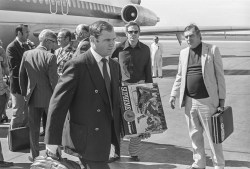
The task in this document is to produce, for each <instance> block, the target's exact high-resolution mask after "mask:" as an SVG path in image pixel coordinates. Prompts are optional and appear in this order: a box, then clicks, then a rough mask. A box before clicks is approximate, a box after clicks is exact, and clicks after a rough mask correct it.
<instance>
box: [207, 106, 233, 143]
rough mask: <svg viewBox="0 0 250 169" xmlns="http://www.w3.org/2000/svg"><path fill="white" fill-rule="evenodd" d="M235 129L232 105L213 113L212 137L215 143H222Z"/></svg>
mask: <svg viewBox="0 0 250 169" xmlns="http://www.w3.org/2000/svg"><path fill="white" fill-rule="evenodd" d="M233 131H234V125H233V112H232V107H230V106H227V107H225V109H224V111H221V112H216V113H215V114H213V115H212V139H213V142H214V143H215V144H219V143H222V142H223V141H224V140H225V139H226V138H228V136H230V135H231V134H232V133H233Z"/></svg>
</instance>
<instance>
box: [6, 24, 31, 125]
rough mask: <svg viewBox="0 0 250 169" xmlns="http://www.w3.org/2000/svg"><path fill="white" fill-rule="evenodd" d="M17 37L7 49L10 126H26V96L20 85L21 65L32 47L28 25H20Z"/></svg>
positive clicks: (17, 29)
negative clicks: (10, 107)
mask: <svg viewBox="0 0 250 169" xmlns="http://www.w3.org/2000/svg"><path fill="white" fill-rule="evenodd" d="M15 32H16V38H15V40H14V41H12V42H11V43H10V44H9V45H8V46H7V49H6V56H7V58H8V61H9V68H10V92H11V97H12V111H13V116H12V119H11V122H10V128H11V129H13V128H17V127H22V126H26V125H27V123H28V114H27V106H26V105H25V100H24V97H23V96H22V95H21V91H20V87H19V77H18V76H19V67H20V64H21V60H22V57H23V53H24V52H25V51H26V50H29V49H31V47H30V46H29V45H28V43H27V39H28V36H29V27H28V25H23V24H21V25H18V26H17V28H16V30H15Z"/></svg>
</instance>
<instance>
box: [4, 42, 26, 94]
mask: <svg viewBox="0 0 250 169" xmlns="http://www.w3.org/2000/svg"><path fill="white" fill-rule="evenodd" d="M26 50H29V47H28V46H27V47H26V48H23V47H22V46H21V45H20V44H19V42H18V41H17V40H16V39H15V40H14V41H12V42H11V43H10V44H9V45H8V46H7V48H6V56H7V58H8V61H9V68H10V91H11V93H18V94H21V91H20V87H19V78H18V77H19V67H20V64H21V60H22V57H23V53H24V52H25V51H26Z"/></svg>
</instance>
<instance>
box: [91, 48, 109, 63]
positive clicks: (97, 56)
mask: <svg viewBox="0 0 250 169" xmlns="http://www.w3.org/2000/svg"><path fill="white" fill-rule="evenodd" d="M90 51H91V53H92V54H93V56H94V58H95V60H96V62H97V63H99V62H101V60H102V58H103V57H102V56H101V55H99V54H98V53H97V52H96V51H95V50H94V49H93V48H92V47H91V48H90ZM105 59H107V62H109V56H105Z"/></svg>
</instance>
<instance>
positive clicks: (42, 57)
mask: <svg viewBox="0 0 250 169" xmlns="http://www.w3.org/2000/svg"><path fill="white" fill-rule="evenodd" d="M38 38H39V42H40V44H39V46H37V48H35V49H32V50H29V51H27V52H25V53H24V54H23V58H22V62H21V65H20V73H19V83H20V88H21V94H22V95H23V96H25V100H26V103H27V105H28V121H29V127H30V128H29V129H30V130H29V133H30V147H31V154H32V157H29V160H30V161H33V160H34V158H35V157H37V156H39V131H40V122H41V117H42V114H43V113H46V114H47V112H48V107H49V101H50V98H51V95H52V93H53V90H54V88H55V86H56V84H57V80H58V75H57V65H56V56H55V55H54V54H52V53H51V52H50V50H51V49H52V48H54V46H55V44H56V43H57V40H56V39H57V37H56V34H55V33H54V32H53V31H51V30H49V29H45V30H43V31H42V32H41V33H40V34H39V37H38Z"/></svg>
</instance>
